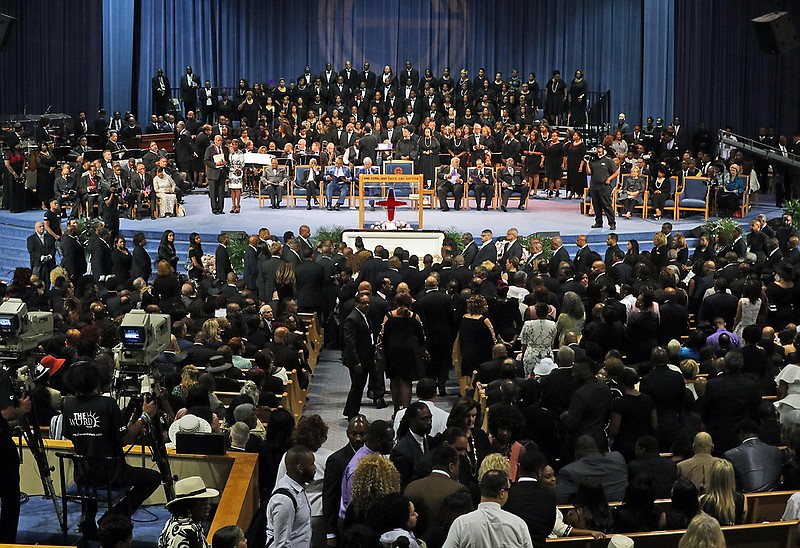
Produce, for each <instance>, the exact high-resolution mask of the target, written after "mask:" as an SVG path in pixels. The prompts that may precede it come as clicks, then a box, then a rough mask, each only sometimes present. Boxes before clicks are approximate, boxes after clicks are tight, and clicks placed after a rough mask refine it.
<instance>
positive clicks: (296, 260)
mask: <svg viewBox="0 0 800 548" xmlns="http://www.w3.org/2000/svg"><path fill="white" fill-rule="evenodd" d="M281 259H283V260H284V261H286V262H288V263H292V266H293V267H295V268H297V265H299V264H300V263H301V262H302V259H300V256H299V255H298V254H297V253H295V251H293V250H292V248H291V247H289V246H288V245H284V246H283V251H282V252H281Z"/></svg>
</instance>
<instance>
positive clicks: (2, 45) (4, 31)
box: [0, 13, 16, 51]
mask: <svg viewBox="0 0 800 548" xmlns="http://www.w3.org/2000/svg"><path fill="white" fill-rule="evenodd" d="M15 22H16V18H14V17H11V16H10V15H6V14H5V13H0V51H3V50H4V49H6V42H7V41H8V39H9V38H10V37H11V30H12V29H13V28H14V23H15Z"/></svg>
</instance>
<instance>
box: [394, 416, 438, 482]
mask: <svg viewBox="0 0 800 548" xmlns="http://www.w3.org/2000/svg"><path fill="white" fill-rule="evenodd" d="M432 421H433V415H432V414H431V410H430V409H429V408H428V405H427V404H426V403H425V402H421V401H416V402H414V403H412V404H411V405H409V406H408V408H407V409H406V414H405V415H404V416H403V419H402V420H401V421H400V428H399V429H398V431H397V444H396V445H395V446H394V449H392V453H391V455H390V456H389V458H390V459H391V461H392V463H393V464H394V466H395V468H397V471H398V472H400V488H401V489H404V488H405V487H406V485H408V484H409V483H411V480H412V479H413V478H414V472H415V470H416V463H417V461H419V459H421V458H422V457H423V456H424V455H425V454H427V452H428V451H429V450H430V447H431V444H432V443H433V438H432V437H431V436H430V433H431V426H432V424H433V422H432Z"/></svg>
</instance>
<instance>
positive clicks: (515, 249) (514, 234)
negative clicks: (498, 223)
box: [499, 228, 522, 270]
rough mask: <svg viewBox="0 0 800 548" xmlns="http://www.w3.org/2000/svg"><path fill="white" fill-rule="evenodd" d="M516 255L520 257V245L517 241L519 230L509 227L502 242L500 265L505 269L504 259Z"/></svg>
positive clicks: (506, 259)
mask: <svg viewBox="0 0 800 548" xmlns="http://www.w3.org/2000/svg"><path fill="white" fill-rule="evenodd" d="M512 257H516V258H517V259H519V260H521V259H522V245H521V244H520V243H519V231H518V230H517V229H516V228H509V229H508V230H507V231H506V241H505V242H504V243H503V250H502V252H501V255H500V259H499V261H500V265H501V266H502V267H503V270H505V269H506V261H508V260H509V259H511V258H512Z"/></svg>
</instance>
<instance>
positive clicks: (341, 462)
mask: <svg viewBox="0 0 800 548" xmlns="http://www.w3.org/2000/svg"><path fill="white" fill-rule="evenodd" d="M368 426H369V421H368V420H367V419H366V417H364V416H363V415H357V416H355V417H353V418H352V419H351V420H350V421H349V422H348V423H347V432H346V434H347V444H346V445H345V446H344V447H342V448H341V449H339V450H338V451H336V452H335V453H333V454H332V455H331V456H329V457H328V460H327V461H326V463H325V477H324V479H323V481H322V515H323V517H324V519H325V535H326V536H327V538H328V540H329V541H330V540H335V539H336V538H337V537H338V536H339V524H338V521H339V519H338V518H339V505H340V504H341V502H342V476H343V475H344V470H345V468H347V465H348V464H349V463H350V460H351V459H352V458H353V455H355V454H356V451H358V450H359V449H361V448H362V447H363V446H364V438H365V436H366V434H367V427H368Z"/></svg>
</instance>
